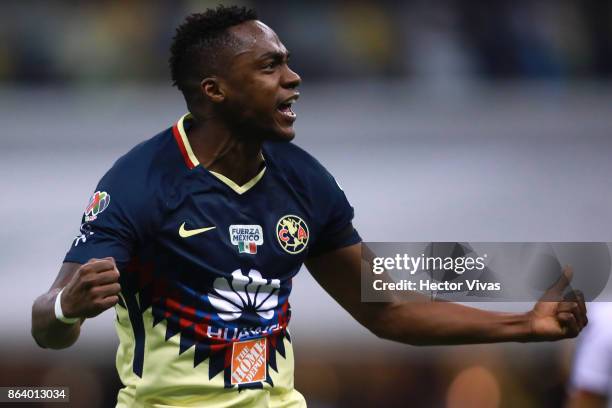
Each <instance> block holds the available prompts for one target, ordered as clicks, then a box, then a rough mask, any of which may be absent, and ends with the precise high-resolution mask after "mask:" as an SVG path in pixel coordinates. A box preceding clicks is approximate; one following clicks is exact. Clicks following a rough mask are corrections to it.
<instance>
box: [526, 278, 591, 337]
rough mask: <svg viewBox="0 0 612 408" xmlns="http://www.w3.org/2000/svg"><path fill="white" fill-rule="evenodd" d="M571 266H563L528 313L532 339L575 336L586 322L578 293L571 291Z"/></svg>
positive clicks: (579, 293)
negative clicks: (567, 290) (555, 280)
mask: <svg viewBox="0 0 612 408" xmlns="http://www.w3.org/2000/svg"><path fill="white" fill-rule="evenodd" d="M571 279H572V269H571V267H569V266H566V267H565V268H563V273H562V275H561V277H560V278H559V280H558V281H557V282H556V283H555V284H554V285H553V286H552V287H550V289H548V290H547V291H546V292H545V293H544V295H543V296H542V297H541V298H540V300H539V301H538V302H537V303H536V304H535V306H534V308H533V310H532V311H531V312H529V316H530V323H531V331H532V336H533V339H532V340H536V341H537V340H541V341H544V340H559V339H565V338H571V337H576V336H577V335H578V334H579V333H580V331H581V330H582V329H583V328H584V326H586V325H587V323H588V319H587V310H586V305H585V303H584V296H583V294H582V292H580V291H577V290H571V291H570V292H569V293H567V294H565V296H564V292H565V291H566V289H567V288H568V287H569V283H570V281H571Z"/></svg>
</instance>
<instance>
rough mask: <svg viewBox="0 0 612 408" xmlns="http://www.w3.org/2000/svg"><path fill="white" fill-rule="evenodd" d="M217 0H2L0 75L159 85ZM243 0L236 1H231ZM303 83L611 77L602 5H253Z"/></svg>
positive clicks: (593, 0) (418, 0)
mask: <svg viewBox="0 0 612 408" xmlns="http://www.w3.org/2000/svg"><path fill="white" fill-rule="evenodd" d="M216 3H218V2H217V1H193V0H192V1H188V0H182V1H158V2H149V1H128V2H122V1H95V2H72V1H65V2H57V1H10V0H9V1H3V2H2V5H1V6H0V7H1V10H2V12H1V13H0V80H1V81H3V82H9V83H11V82H18V83H26V84H27V83H37V84H40V83H75V82H76V83H79V82H86V83H89V82H93V83H100V82H104V81H109V80H129V81H147V82H150V81H165V80H167V78H168V72H167V68H166V65H165V64H164V63H160V62H162V61H163V62H165V60H166V59H167V54H168V47H169V44H170V40H171V36H172V35H173V33H174V28H175V27H176V26H177V24H178V23H179V22H180V21H181V20H182V19H183V17H184V16H185V15H187V14H188V13H190V12H195V11H201V10H203V9H204V8H205V7H207V6H214V5H215V4H216ZM238 3H244V2H238ZM246 4H247V5H250V6H253V7H255V8H256V9H257V10H258V12H259V14H260V17H261V19H262V20H263V21H265V22H267V23H268V24H269V25H270V26H272V27H274V29H275V30H276V31H277V32H278V33H279V34H280V36H281V38H282V39H283V41H284V42H286V43H287V44H288V45H289V46H290V48H291V50H292V52H293V65H294V67H295V69H296V70H297V71H298V72H300V73H302V75H303V76H304V77H306V78H308V79H325V78H327V77H337V78H352V77H364V76H365V77H368V76H370V77H371V76H374V77H392V78H395V77H416V78H419V77H432V76H433V77H436V78H438V77H441V76H442V77H443V76H445V75H447V76H448V75H451V76H455V77H456V76H463V77H467V78H486V79H490V78H492V79H499V78H502V79H503V78H551V79H558V78H585V77H596V78H597V77H610V76H611V75H612V3H611V2H609V1H598V0H584V1H571V0H537V1H528V0H518V1H510V0H500V1H494V2H487V1H469V2H464V1H460V0H439V1H424V0H408V1H378V2H367V1H351V2H345V1H330V2H306V1H286V2H282V3H279V2H268V1H250V2H247V3H246Z"/></svg>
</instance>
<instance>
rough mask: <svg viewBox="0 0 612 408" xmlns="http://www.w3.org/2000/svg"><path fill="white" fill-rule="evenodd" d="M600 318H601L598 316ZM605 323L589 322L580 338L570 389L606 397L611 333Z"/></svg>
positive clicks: (610, 381) (610, 383)
mask: <svg viewBox="0 0 612 408" xmlns="http://www.w3.org/2000/svg"><path fill="white" fill-rule="evenodd" d="M598 317H599V318H601V317H602V316H598ZM607 325H608V322H607V321H601V319H598V320H596V321H591V322H589V326H587V328H586V329H585V330H584V332H583V333H582V335H581V336H580V340H579V343H578V348H577V350H576V356H575V359H574V369H573V373H572V387H573V388H574V389H580V390H585V391H590V392H593V393H596V394H600V395H607V394H608V393H609V392H610V389H611V387H612V332H611V331H610V329H609V328H608V327H607Z"/></svg>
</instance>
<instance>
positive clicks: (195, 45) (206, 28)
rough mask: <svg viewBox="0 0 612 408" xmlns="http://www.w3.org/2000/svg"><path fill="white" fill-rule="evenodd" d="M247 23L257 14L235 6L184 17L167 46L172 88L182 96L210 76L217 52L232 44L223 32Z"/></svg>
mask: <svg viewBox="0 0 612 408" xmlns="http://www.w3.org/2000/svg"><path fill="white" fill-rule="evenodd" d="M251 20H257V13H256V12H255V11H254V10H252V9H248V8H246V7H238V6H230V7H226V6H222V5H219V6H217V8H215V9H207V10H206V11H205V12H204V13H195V14H191V15H190V16H188V17H187V18H186V19H185V21H184V22H183V23H182V24H181V25H180V26H178V28H177V29H176V34H175V36H174V38H173V39H172V45H171V46H170V60H169V64H170V73H171V75H172V85H174V86H176V87H177V88H178V89H180V90H181V91H182V92H183V93H184V94H185V93H186V91H188V87H189V84H193V83H199V82H200V81H201V80H202V78H204V76H206V75H210V74H214V73H215V70H216V69H217V68H218V66H217V63H218V54H219V50H220V49H221V48H223V47H226V46H228V45H231V44H232V41H233V38H232V36H231V35H229V33H228V32H227V29H228V28H229V27H232V26H235V25H238V24H240V23H244V22H245V21H251ZM185 96H186V97H187V95H185Z"/></svg>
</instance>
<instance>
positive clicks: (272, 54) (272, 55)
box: [257, 51, 291, 61]
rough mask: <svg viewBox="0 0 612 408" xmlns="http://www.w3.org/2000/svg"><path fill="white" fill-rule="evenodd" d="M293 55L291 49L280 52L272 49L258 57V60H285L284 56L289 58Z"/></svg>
mask: <svg viewBox="0 0 612 408" xmlns="http://www.w3.org/2000/svg"><path fill="white" fill-rule="evenodd" d="M290 56H291V53H290V52H289V51H285V52H280V51H270V52H266V53H265V54H263V55H262V56H260V57H259V58H257V59H258V60H265V59H268V58H272V59H274V60H277V61H278V60H283V59H284V58H286V59H289V57H290Z"/></svg>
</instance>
